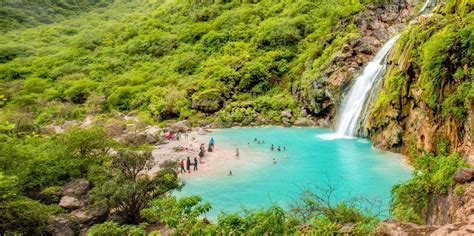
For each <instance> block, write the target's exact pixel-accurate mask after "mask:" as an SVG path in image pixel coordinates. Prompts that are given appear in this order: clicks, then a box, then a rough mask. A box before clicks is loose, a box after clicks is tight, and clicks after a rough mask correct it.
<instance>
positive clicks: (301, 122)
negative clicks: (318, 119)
mask: <svg viewBox="0 0 474 236" xmlns="http://www.w3.org/2000/svg"><path fill="white" fill-rule="evenodd" d="M294 125H295V126H311V125H313V121H312V120H311V119H309V118H306V117H298V119H296V120H295V123H294Z"/></svg>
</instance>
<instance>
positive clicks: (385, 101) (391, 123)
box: [366, 1, 474, 156]
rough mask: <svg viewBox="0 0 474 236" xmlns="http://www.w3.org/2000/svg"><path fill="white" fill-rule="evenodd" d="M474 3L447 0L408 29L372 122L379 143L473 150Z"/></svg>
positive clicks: (410, 150)
mask: <svg viewBox="0 0 474 236" xmlns="http://www.w3.org/2000/svg"><path fill="white" fill-rule="evenodd" d="M473 7H474V2H473V1H447V2H446V3H442V4H441V5H439V6H438V7H437V8H436V9H435V10H434V11H433V13H432V14H429V15H427V16H425V17H421V18H419V20H418V21H416V22H412V23H411V24H410V26H409V27H408V28H407V29H406V30H405V31H404V32H403V34H402V36H401V38H400V40H399V41H398V43H397V45H396V46H395V47H394V50H393V51H392V54H391V55H390V57H389V64H390V65H389V66H388V68H387V71H386V75H385V81H384V84H383V86H382V88H381V91H380V93H379V94H378V96H377V97H376V99H375V102H374V104H373V106H372V108H371V111H370V113H369V115H368V120H367V123H366V128H367V130H368V133H369V137H370V138H371V139H372V140H373V141H374V145H375V146H376V147H379V148H382V149H388V150H392V151H398V152H402V153H404V154H408V155H410V156H413V155H414V154H417V153H419V151H420V150H425V151H428V152H430V153H434V154H445V153H447V152H459V153H463V154H466V156H467V155H468V154H469V153H470V152H471V150H470V148H471V132H472V126H473V123H472V116H473V114H472V112H473V110H472V104H473V101H472V98H473V96H474V90H473V77H474V70H473V59H474V13H473V12H472V10H473Z"/></svg>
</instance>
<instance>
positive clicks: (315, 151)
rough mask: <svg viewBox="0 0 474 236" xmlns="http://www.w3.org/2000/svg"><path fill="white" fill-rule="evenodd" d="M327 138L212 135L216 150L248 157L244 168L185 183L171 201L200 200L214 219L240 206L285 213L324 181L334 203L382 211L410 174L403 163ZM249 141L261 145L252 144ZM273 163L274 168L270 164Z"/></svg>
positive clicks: (247, 131) (310, 132)
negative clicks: (371, 203)
mask: <svg viewBox="0 0 474 236" xmlns="http://www.w3.org/2000/svg"><path fill="white" fill-rule="evenodd" d="M330 132H331V131H330V130H328V129H321V128H278V127H272V128H234V129H218V130H216V131H215V132H214V133H212V134H211V135H210V136H212V137H214V139H215V140H216V143H217V144H218V145H219V144H220V145H222V144H224V145H225V146H226V147H229V148H237V147H238V148H240V149H241V150H242V151H243V154H241V155H248V156H246V157H242V158H241V160H242V161H244V162H246V163H245V165H244V166H243V167H240V168H238V169H232V172H233V175H232V176H227V175H226V174H225V173H224V172H222V173H221V174H217V175H211V176H207V177H200V178H191V179H188V180H186V185H185V187H184V188H183V190H182V191H181V192H178V193H176V195H178V196H185V195H191V194H198V195H201V196H202V197H203V199H204V200H205V201H208V202H210V203H211V204H212V207H213V209H212V210H211V212H209V213H208V214H207V216H208V217H209V218H212V219H215V218H216V216H217V214H218V213H219V212H221V211H226V212H229V211H237V210H239V209H241V207H242V206H245V207H246V208H258V207H266V206H270V205H271V204H278V205H280V206H283V207H287V206H288V203H289V202H291V201H292V200H294V199H295V198H297V197H298V196H299V194H300V193H301V191H302V188H308V187H310V188H311V187H312V186H314V185H315V183H319V184H322V183H324V182H327V180H329V181H331V182H332V183H333V184H334V183H336V184H334V185H336V186H337V192H336V195H337V198H339V199H340V198H346V197H348V196H349V195H350V196H354V195H362V196H365V197H367V198H369V199H377V200H380V201H383V202H384V207H385V208H387V209H388V203H389V200H390V189H391V186H393V185H394V184H396V183H399V182H400V181H403V180H405V179H407V178H408V177H409V175H410V172H411V170H410V168H408V167H406V166H404V165H403V164H402V161H403V157H402V156H401V155H397V154H393V153H389V152H382V151H379V150H377V149H374V148H373V147H372V145H371V143H370V141H369V140H366V139H335V140H324V139H323V138H321V137H319V135H320V134H325V133H330ZM254 138H257V139H258V140H264V141H265V143H264V144H257V143H256V142H254V141H253V140H254ZM247 143H250V146H248V144H247ZM271 144H274V145H275V147H277V146H278V145H280V146H282V147H283V146H285V147H286V152H285V151H281V152H278V151H276V149H275V151H273V152H272V151H270V145H271ZM249 153H250V154H249ZM286 153H288V158H286V157H285V156H286ZM273 158H275V159H276V161H277V164H273V162H272V159H273ZM221 168H222V169H226V168H229V169H231V168H230V167H226V166H223V167H221ZM226 171H227V170H226Z"/></svg>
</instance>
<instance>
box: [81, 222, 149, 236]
mask: <svg viewBox="0 0 474 236" xmlns="http://www.w3.org/2000/svg"><path fill="white" fill-rule="evenodd" d="M145 227H146V224H140V225H119V224H118V223H117V222H113V221H107V222H104V223H102V224H96V225H94V226H92V227H91V228H90V229H89V230H88V231H87V235H88V236H122V235H129V236H146V235H148V234H147V232H146V230H145Z"/></svg>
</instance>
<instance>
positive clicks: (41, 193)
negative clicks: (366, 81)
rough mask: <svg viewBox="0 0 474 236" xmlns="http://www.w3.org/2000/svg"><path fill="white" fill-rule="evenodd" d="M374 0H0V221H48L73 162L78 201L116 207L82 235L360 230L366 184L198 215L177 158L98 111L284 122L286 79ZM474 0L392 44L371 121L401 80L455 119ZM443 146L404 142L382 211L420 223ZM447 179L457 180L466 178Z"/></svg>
mask: <svg viewBox="0 0 474 236" xmlns="http://www.w3.org/2000/svg"><path fill="white" fill-rule="evenodd" d="M370 2H376V3H377V4H380V3H382V1H370V0H336V1H334V0H315V1H310V0H299V1H270V0H263V1H255V2H254V1H250V2H242V1H217V2H211V1H184V0H175V1H146V2H143V1H100V0H89V1H70V0H64V1H41V2H34V1H8V2H6V3H2V5H1V6H0V29H1V30H0V31H1V32H2V33H3V34H2V36H0V81H1V84H0V109H1V110H0V233H2V234H3V233H7V234H10V233H11V234H15V233H19V234H24V235H42V234H46V233H47V232H48V230H49V229H48V225H49V224H50V223H51V220H52V219H53V218H55V217H57V216H61V215H63V214H67V213H69V212H67V210H65V209H62V208H60V207H58V203H59V199H60V197H61V194H62V193H61V191H62V187H63V186H64V185H65V184H66V183H67V182H69V181H71V180H74V179H77V178H84V179H87V180H88V181H89V182H90V183H91V186H92V189H91V191H90V192H89V194H88V198H89V200H90V204H97V205H102V206H106V207H107V209H109V210H112V212H113V217H112V213H111V214H110V215H109V217H108V219H107V221H105V222H103V223H100V224H96V225H94V226H92V227H91V228H90V230H89V232H88V233H89V234H90V235H123V234H129V235H145V234H147V232H149V231H150V230H153V226H157V225H158V226H160V227H165V228H167V229H171V230H174V232H176V233H177V234H211V235H214V234H225V235H227V234H244V233H249V234H276V235H280V234H291V233H302V234H303V233H307V234H322V235H326V234H330V235H333V234H344V233H352V234H361V235H362V234H368V233H370V232H372V231H373V230H374V228H375V227H376V225H377V223H378V218H377V215H374V211H373V209H372V210H361V204H362V205H363V204H364V203H366V202H365V201H364V199H361V198H355V199H350V200H346V201H342V202H341V201H333V200H332V199H330V198H329V197H328V194H329V196H330V193H331V191H333V189H331V188H317V189H316V190H312V191H306V192H304V193H302V195H301V199H299V200H298V201H297V202H296V203H295V204H294V205H293V206H292V207H291V208H290V209H289V210H286V209H282V208H281V207H279V206H272V207H270V208H266V209H256V210H248V209H245V210H242V211H241V212H234V213H226V214H221V215H220V216H219V217H218V219H217V221H216V222H209V221H207V219H205V218H204V219H203V218H202V215H203V214H204V213H206V212H208V211H209V209H210V208H211V207H212V206H210V205H209V204H208V203H206V202H203V199H201V198H200V197H199V196H190V197H185V198H181V199H177V198H175V197H173V196H172V195H171V193H172V192H173V191H177V190H179V189H180V188H181V187H182V182H181V181H180V179H179V178H178V176H177V174H176V168H177V163H174V162H166V163H163V164H162V165H161V166H160V168H159V170H158V171H157V172H156V175H153V176H148V175H145V174H144V173H145V172H146V171H148V170H150V168H151V165H152V157H151V154H150V152H149V147H147V146H146V145H141V144H142V143H140V142H135V141H130V142H121V143H119V142H117V141H116V140H114V138H113V134H112V133H113V131H114V130H113V127H112V128H111V127H110V126H104V125H101V124H100V123H108V122H107V119H113V117H114V116H119V115H117V114H123V113H130V112H134V114H135V115H136V116H137V117H140V122H148V123H155V122H167V121H169V120H177V119H188V120H190V121H191V122H193V123H197V122H198V121H207V122H217V123H218V124H221V125H223V126H231V125H235V124H244V125H258V124H268V123H280V122H282V118H281V116H280V114H281V112H282V111H285V110H287V111H291V112H292V114H293V117H292V118H290V120H289V121H292V120H294V119H296V117H298V116H300V115H303V112H302V111H301V110H300V107H301V104H300V102H299V101H297V100H296V99H295V96H294V94H292V92H291V91H290V90H291V89H290V88H291V87H292V86H296V87H299V88H300V89H302V90H303V91H305V89H306V88H307V87H311V86H313V84H312V83H311V81H312V78H313V77H315V76H319V75H320V73H321V71H320V70H319V69H320V67H321V66H323V65H324V64H325V63H327V62H328V61H329V59H330V58H331V56H332V55H333V54H334V52H336V51H337V50H338V49H339V48H340V46H341V45H343V44H344V43H345V42H346V41H347V40H349V39H351V38H354V37H357V36H358V29H357V27H355V25H354V23H353V21H352V19H353V17H354V16H356V15H357V14H359V13H360V12H361V11H363V10H364V7H365V5H366V4H368V3H370ZM472 6H473V5H472V4H471V3H470V2H469V1H465V0H464V1H456V0H451V1H449V0H448V1H446V4H445V6H444V7H443V8H440V9H438V10H437V11H436V12H435V14H433V15H432V16H431V17H430V18H426V19H424V20H420V22H419V23H417V24H412V25H411V26H410V27H409V28H408V30H406V31H405V32H404V33H403V34H402V36H401V38H400V40H399V42H398V43H397V46H396V48H395V50H394V53H393V55H392V57H393V58H392V61H397V65H398V66H396V67H395V66H391V67H389V70H388V71H387V76H386V80H385V82H384V87H383V88H382V91H381V93H380V94H379V96H378V98H377V99H376V101H375V104H374V106H373V111H372V116H375V119H371V121H372V122H373V124H374V125H375V126H383V125H386V124H387V123H388V122H389V121H390V119H398V118H400V116H402V110H403V109H402V106H403V105H406V104H403V100H402V99H400V95H401V94H402V93H407V91H406V90H407V89H405V88H408V87H410V86H413V87H416V88H417V89H418V90H419V93H418V94H419V98H420V101H422V102H423V103H425V104H426V105H427V106H428V107H429V108H430V109H432V110H433V111H435V112H436V113H437V114H439V115H440V116H443V117H445V118H447V117H452V118H454V120H456V121H463V120H465V119H466V116H467V113H468V109H469V105H470V100H471V99H472V97H473V96H474V92H473V82H472V78H473V76H474V72H473V69H472V68H473V67H472V63H473V58H472V57H473V55H474V49H473V46H474V45H473V42H474V40H473V35H474V34H473V29H474V28H473V27H474V25H473V22H474V15H473V13H472ZM32 27H34V28H32ZM321 42H324V43H321ZM310 59H311V60H310ZM307 62H311V63H309V64H308V63H307ZM302 71H305V72H304V74H302V73H303V72H302ZM299 78H301V80H299ZM415 78H416V79H415ZM318 89H319V90H323V89H324V88H318ZM319 90H318V91H315V93H317V92H319ZM310 95H312V94H310ZM319 105H320V104H311V106H315V107H317V106H319ZM86 115H94V116H95V117H96V120H97V121H98V122H97V123H99V124H95V125H92V126H90V127H88V128H80V127H77V126H71V127H69V128H67V129H66V131H65V132H64V133H58V134H56V133H55V132H43V131H44V130H42V128H45V126H46V125H47V124H50V123H56V124H62V123H63V122H64V121H65V120H75V119H83V118H84V117H85V116H86ZM111 117H112V118H111ZM104 120H106V121H104ZM283 121H284V122H288V120H286V121H285V120H283ZM163 124H164V123H163ZM136 125H137V126H139V125H142V124H136ZM38 131H41V132H38ZM134 137H136V136H133V137H132V139H133V138H134ZM441 149H442V150H446V148H441ZM441 149H440V150H441ZM439 153H441V155H439V156H436V157H434V156H432V155H430V154H426V155H423V156H419V157H418V156H417V157H415V158H414V164H415V169H416V171H415V172H414V175H413V177H412V179H410V180H409V181H407V182H405V183H402V184H399V185H397V186H395V187H394V188H393V200H392V207H391V212H392V214H393V216H395V217H397V218H399V219H402V220H406V221H412V222H416V223H423V218H424V215H423V214H424V212H425V211H426V209H427V207H428V203H429V201H430V196H431V195H433V194H435V193H444V192H446V190H447V189H448V188H451V187H453V185H454V182H453V181H452V179H451V175H452V173H453V172H454V171H455V170H456V168H458V167H461V166H463V165H465V164H464V163H463V161H462V158H461V157H460V156H458V155H456V154H452V155H448V154H447V153H445V152H442V151H440V152H439ZM415 154H416V153H415ZM415 154H414V155H415ZM455 192H456V194H462V192H463V189H462V186H456V188H455Z"/></svg>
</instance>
